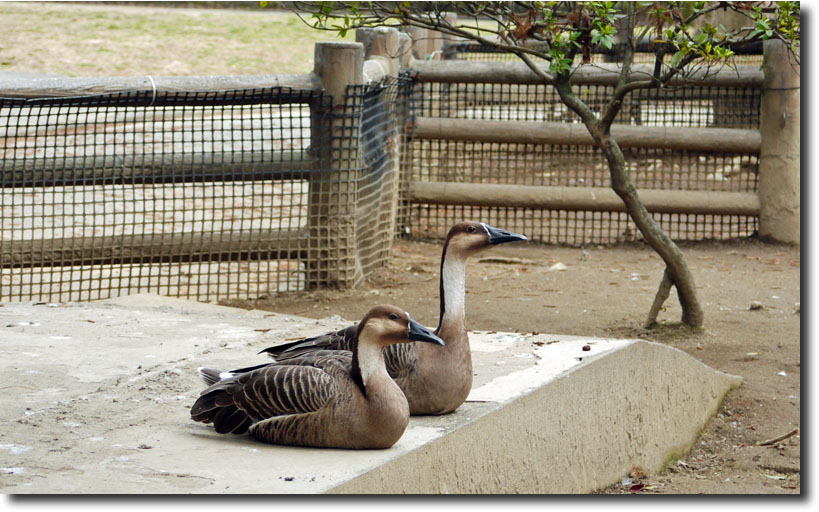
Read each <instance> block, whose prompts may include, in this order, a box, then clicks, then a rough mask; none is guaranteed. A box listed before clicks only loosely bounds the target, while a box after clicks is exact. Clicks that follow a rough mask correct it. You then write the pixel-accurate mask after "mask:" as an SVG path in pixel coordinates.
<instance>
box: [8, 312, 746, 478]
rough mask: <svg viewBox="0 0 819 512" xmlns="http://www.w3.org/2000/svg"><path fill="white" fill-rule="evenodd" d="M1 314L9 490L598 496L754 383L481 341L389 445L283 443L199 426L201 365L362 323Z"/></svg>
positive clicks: (476, 336)
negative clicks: (450, 402)
mask: <svg viewBox="0 0 819 512" xmlns="http://www.w3.org/2000/svg"><path fill="white" fill-rule="evenodd" d="M0 306H2V307H0V333H2V336H0V337H2V343H0V388H3V389H4V390H5V393H4V394H3V395H0V460H2V463H0V466H3V467H0V475H2V477H1V478H0V491H2V492H5V493H142V492H146V491H147V492H152V493H191V492H193V493H324V492H334V493H398V492H409V493H447V492H450V493H501V492H502V493H512V492H516V493H582V492H589V491H592V490H594V489H597V488H600V487H603V486H606V485H608V484H610V483H612V482H615V481H617V480H619V479H620V478H622V477H623V476H624V475H625V474H626V473H628V471H629V470H630V469H631V468H632V467H633V466H635V465H637V466H640V467H642V468H643V469H644V470H648V471H656V470H659V469H660V467H661V465H662V463H663V462H664V460H666V459H667V458H668V457H670V456H673V455H675V454H678V453H680V452H683V451H685V450H686V449H687V448H688V447H689V446H690V444H691V443H692V442H693V441H694V439H695V437H696V434H697V432H698V431H699V429H700V428H701V427H702V425H704V423H705V421H706V420H707V419H708V418H709V417H710V416H711V415H712V414H713V413H714V412H715V411H716V409H717V407H718V405H719V402H720V400H721V399H722V397H723V396H724V394H725V393H726V392H727V391H728V390H729V389H730V388H731V387H733V386H736V385H738V384H739V383H740V382H741V379H740V378H739V377H734V376H731V375H727V374H724V373H720V372H716V371H714V370H712V369H710V368H708V367H707V366H705V365H703V364H701V363H699V362H698V361H696V360H695V359H693V358H691V357H690V356H688V355H687V354H685V353H683V352H681V351H679V350H676V349H673V348H669V347H666V346H662V345H659V344H655V343H648V342H644V341H639V340H611V339H594V338H578V337H570V336H556V335H545V334H539V335H521V334H515V333H481V332H475V333H472V334H471V337H472V345H473V351H474V367H475V373H476V376H475V385H474V386H473V391H472V393H471V395H470V397H469V400H468V401H467V403H466V404H464V405H463V406H462V407H461V408H460V409H458V411H456V412H455V413H453V414H450V415H446V416H440V417H420V418H413V419H412V420H411V421H410V426H409V428H408V429H407V431H406V433H405V434H404V436H403V437H402V438H401V440H400V441H399V442H398V443H397V444H396V445H395V446H393V447H392V448H390V449H388V450H380V451H346V450H319V449H309V448H295V447H281V446H271V445H266V444H262V443H259V442H256V441H254V440H253V439H251V438H249V437H245V436H222V435H219V434H216V433H214V432H213V430H212V429H211V428H210V427H208V426H205V425H201V424H198V423H194V422H192V421H191V420H190V418H189V415H188V412H189V408H190V405H191V404H192V403H193V400H194V399H195V397H196V396H197V395H198V393H199V391H200V390H201V389H202V387H203V386H202V384H201V383H200V382H199V380H198V378H197V377H196V373H195V369H196V367H198V366H202V365H208V366H214V367H219V368H224V369H227V368H232V367H237V366H242V365H248V364H254V363H256V362H263V361H264V358H262V357H261V356H256V355H255V353H256V352H257V351H258V350H259V349H261V348H264V347H266V346H269V345H270V344H272V343H274V342H276V340H283V339H287V338H294V337H297V336H306V335H311V334H315V333H318V332H323V331H326V330H328V329H333V328H337V327H342V326H344V325H348V324H349V322H346V321H344V320H342V319H340V318H338V317H334V318H330V319H324V320H312V319H305V318H300V317H293V316H287V315H277V314H271V313H266V312H261V311H248V312H246V311H241V310H236V309H231V308H223V307H219V306H212V305H207V304H199V303H195V302H188V301H184V300H179V299H168V298H161V297H156V296H131V297H127V298H123V299H117V300H114V301H106V302H99V303H91V304H73V303H72V304H40V305H34V304H13V303H6V304H2V305H0ZM421 320H425V319H421ZM584 345H588V346H589V350H587V351H584V350H583V347H584Z"/></svg>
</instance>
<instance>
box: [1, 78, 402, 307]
mask: <svg viewBox="0 0 819 512" xmlns="http://www.w3.org/2000/svg"><path fill="white" fill-rule="evenodd" d="M398 87H399V84H398V81H393V82H392V83H389V84H386V83H385V84H377V85H374V86H368V87H360V88H357V89H355V90H352V91H350V92H349V94H348V96H349V97H348V99H347V100H346V102H345V105H347V107H345V109H344V110H345V111H344V112H343V113H336V112H333V111H332V110H331V108H330V98H327V97H324V96H322V94H320V93H315V92H310V91H295V90H290V89H285V88H267V89H252V90H239V91H223V92H208V93H192V92H179V93H163V94H160V95H156V94H155V93H154V92H153V91H142V92H127V93H116V94H106V95H98V96H87V97H78V98H77V97H75V98H58V99H53V98H49V99H36V100H27V101H26V100H19V99H2V98H0V155H2V168H1V172H0V262H2V268H1V269H0V300H4V301H7V300H47V301H85V300H94V299H103V298H109V297H115V296H118V295H124V294H130V293H137V292H146V291H150V292H153V293H159V294H163V295H173V296H180V297H186V298H191V299H197V300H219V299H223V298H256V297H260V296H265V295H268V294H272V293H278V292H284V291H292V290H299V289H304V288H305V287H307V286H310V285H324V284H330V285H332V284H333V283H330V282H329V280H330V279H331V278H332V277H334V276H333V275H331V273H329V272H326V271H325V272H322V273H319V274H312V275H311V266H314V267H315V266H316V265H318V266H322V267H325V268H330V267H333V268H339V267H340V266H341V265H340V264H338V263H337V262H334V261H331V262H329V263H328V262H326V261H325V262H324V263H320V264H319V263H316V261H315V260H310V256H311V254H310V250H309V248H311V247H321V248H326V246H327V244H323V243H322V242H320V241H316V240H315V239H314V238H311V233H312V232H311V230H310V228H311V227H315V224H316V220H315V219H314V220H311V219H310V218H309V217H310V211H311V209H313V210H316V209H317V208H318V209H320V208H321V207H322V206H321V205H320V204H311V200H312V201H314V202H316V203H319V202H321V201H325V202H333V201H336V203H334V204H332V205H330V206H331V207H333V208H338V207H339V205H340V204H341V203H342V201H341V199H340V196H322V195H321V194H320V193H318V191H321V190H324V189H326V188H327V182H328V181H329V180H340V182H342V183H344V186H345V187H347V189H346V190H345V194H347V195H346V196H344V197H345V198H352V199H353V202H352V203H351V204H353V205H354V206H355V205H356V202H355V199H356V198H358V197H359V196H360V197H361V198H362V200H363V202H362V203H360V205H366V207H367V208H378V209H379V211H381V210H384V211H385V212H386V213H389V207H388V206H385V205H390V204H394V197H392V196H390V194H393V195H394V192H393V191H392V190H389V187H388V185H386V184H387V183H390V182H393V181H394V180H391V179H389V178H388V174H389V173H394V172H396V170H395V169H394V165H393V162H392V153H391V152H390V151H389V149H385V147H386V145H385V141H389V140H391V139H397V138H398V135H397V131H396V130H397V127H398V126H399V125H398V123H397V117H396V116H395V115H394V111H395V108H394V105H395V104H396V102H395V101H394V100H393V97H394V95H395V91H397V90H398ZM336 119H341V120H342V122H341V124H338V123H336V121H335V120H336ZM362 120H363V121H362ZM328 127H331V128H332V131H331V130H329V129H326V128H328ZM359 139H360V140H361V142H359ZM359 145H362V146H363V147H364V149H365V150H364V151H363V158H364V160H363V161H364V162H366V168H364V167H362V165H361V164H360V163H359V156H358V153H356V152H355V151H357V148H358V146H359ZM321 146H326V147H335V148H337V149H338V148H341V149H342V153H345V152H346V154H345V155H344V159H341V156H342V155H340V154H339V153H338V151H335V152H330V153H327V154H322V153H321V151H317V150H314V148H316V147H321ZM348 149H353V150H355V151H353V152H350V151H346V150H348ZM342 160H343V161H342ZM328 168H329V169H336V170H339V169H340V170H341V171H342V172H341V173H333V172H327V170H328ZM354 176H357V177H358V181H356V180H354V179H351V178H352V177H354ZM385 177H386V178H385ZM337 183H338V181H337ZM311 191H312V192H311ZM381 196H383V200H382V199H381ZM328 198H329V199H328ZM363 213H367V210H364V211H363ZM359 218H361V219H366V218H368V216H367V215H364V214H362V215H359ZM384 218H385V216H384V215H379V216H378V217H374V218H373V219H374V220H373V222H372V225H366V224H365V223H364V222H363V220H362V222H361V230H360V235H361V236H360V237H359V241H361V242H362V244H361V245H362V247H363V249H359V248H358V247H357V246H356V245H355V244H353V243H350V244H348V246H347V247H345V250H348V251H350V250H352V251H359V250H362V251H363V253H364V254H363V256H362V254H353V255H350V254H349V253H346V252H342V253H326V252H321V253H320V254H317V255H316V254H313V255H312V256H318V257H320V258H324V259H325V260H326V259H328V258H329V259H332V258H343V259H345V260H347V259H351V258H352V259H354V260H355V259H360V260H362V261H366V266H365V270H370V269H371V268H374V267H375V266H377V265H378V264H381V263H383V261H384V259H385V257H386V256H385V251H386V252H388V250H389V241H386V242H385V241H384V237H383V236H381V238H379V237H378V236H377V233H376V232H378V231H379V230H380V231H384V229H386V230H387V237H386V238H387V239H388V240H390V239H391V238H392V229H393V228H392V226H390V225H389V224H387V225H386V226H382V224H383V223H384ZM353 240H355V239H353ZM363 242H366V243H363ZM333 243H336V244H338V243H342V244H345V243H347V242H346V241H345V240H341V241H339V240H334V241H333ZM368 244H369V245H368ZM370 253H372V254H370ZM311 277H312V278H313V281H310V278H311ZM335 277H338V276H335ZM342 277H343V278H349V276H342ZM322 279H324V281H322Z"/></svg>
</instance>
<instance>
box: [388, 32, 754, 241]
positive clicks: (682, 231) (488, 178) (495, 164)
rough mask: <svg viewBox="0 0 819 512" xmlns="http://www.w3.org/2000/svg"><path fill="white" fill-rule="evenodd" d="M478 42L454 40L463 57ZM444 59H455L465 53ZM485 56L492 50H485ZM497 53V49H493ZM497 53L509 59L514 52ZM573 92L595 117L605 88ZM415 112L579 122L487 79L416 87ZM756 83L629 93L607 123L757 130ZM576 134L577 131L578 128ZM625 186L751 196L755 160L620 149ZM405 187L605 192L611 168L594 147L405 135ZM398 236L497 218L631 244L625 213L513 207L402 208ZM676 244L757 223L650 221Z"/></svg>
mask: <svg viewBox="0 0 819 512" xmlns="http://www.w3.org/2000/svg"><path fill="white" fill-rule="evenodd" d="M475 46H476V45H472V44H456V45H455V46H454V48H459V49H461V50H464V51H467V50H469V49H470V48H472V49H474V47H475ZM448 55H449V56H450V57H454V58H460V57H461V56H463V55H464V54H463V53H458V52H453V51H452V49H451V48H450V50H449V52H448ZM487 55H490V54H487ZM491 55H495V53H491ZM505 57H511V58H515V57H514V56H509V55H508V54H507V55H505ZM575 92H576V93H577V94H578V96H579V97H581V98H582V99H583V101H584V102H586V104H588V105H589V106H590V107H591V108H592V109H593V110H595V111H597V112H598V113H599V112H600V110H601V109H602V108H603V107H604V105H605V104H606V102H607V101H608V98H610V97H611V93H612V92H613V86H606V85H581V86H576V88H575ZM414 102H415V105H416V109H415V115H417V116H423V117H430V118H450V119H475V120H492V121H529V122H539V121H545V122H553V123H554V122H561V123H574V124H579V123H580V119H579V117H578V116H577V115H576V114H574V113H573V112H571V111H570V110H569V109H568V107H566V106H565V105H564V104H563V103H562V101H561V100H560V98H559V97H558V94H557V92H556V91H555V90H554V88H553V87H552V86H549V85H531V84H495V83H418V84H417V85H416V88H415V97H414ZM760 102H761V89H760V88H759V87H717V86H705V85H703V86H696V87H685V88H670V89H665V90H637V91H634V92H632V93H630V94H629V95H628V96H627V97H626V99H625V100H624V102H623V107H622V109H621V111H620V113H619V114H618V116H617V118H616V119H615V121H614V122H615V123H617V124H623V125H632V126H644V127H655V126H656V127H658V129H660V128H665V127H681V128H701V129H703V130H708V129H711V128H739V129H757V128H758V127H759V111H760V110H759V109H760ZM581 130H584V128H581ZM623 151H624V153H625V157H626V163H627V168H628V171H629V176H630V178H631V181H632V183H633V184H634V185H635V186H636V187H637V188H638V189H665V190H695V191H722V192H754V191H756V189H757V174H758V154H756V153H733V152H724V153H719V152H718V153H714V152H699V151H683V150H670V149H653V148H646V147H640V148H638V147H630V148H624V150H623ZM407 169H408V172H407V176H406V177H405V184H404V187H405V189H404V190H407V187H408V185H407V183H409V182H412V181H429V182H456V183H483V184H507V185H537V186H564V187H609V186H610V178H609V169H608V165H607V162H606V160H605V158H604V157H603V154H602V152H601V151H600V150H599V149H597V148H596V147H593V146H584V145H552V144H523V143H509V142H481V141H470V140H434V139H426V140H425V139H420V138H416V139H412V141H411V144H410V155H409V156H408V164H407ZM404 218H405V219H407V220H406V221H405V224H404V226H403V232H404V233H408V234H415V235H420V236H428V237H441V236H443V235H444V234H445V233H446V230H447V229H448V227H449V226H450V225H451V224H452V223H453V222H456V221H457V220H458V219H462V218H474V219H482V220H486V221H487V222H490V223H491V222H497V223H498V225H500V226H503V227H505V228H507V229H513V230H520V231H521V232H524V233H526V234H527V235H529V234H531V235H532V237H533V238H534V239H537V240H541V241H544V242H557V243H567V244H585V243H615V242H618V241H627V240H639V239H640V238H641V237H640V233H639V232H638V231H637V229H636V227H635V226H634V225H633V223H632V222H631V220H630V219H629V217H628V216H627V215H626V214H625V213H617V212H592V211H558V210H527V209H522V208H511V207H508V208H507V207H476V206H451V205H450V206H442V205H432V204H408V205H406V208H405V213H404ZM655 219H656V220H657V221H658V222H659V223H660V225H661V226H662V227H663V229H665V230H666V231H667V232H668V233H669V234H670V236H672V238H674V239H677V240H699V239H729V238H736V237H745V236H749V235H752V234H753V233H754V232H755V231H756V229H757V221H758V219H757V218H756V217H749V216H730V215H725V216H720V215H693V214H690V215H687V214H663V215H655Z"/></svg>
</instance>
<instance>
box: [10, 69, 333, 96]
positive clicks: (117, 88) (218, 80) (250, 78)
mask: <svg viewBox="0 0 819 512" xmlns="http://www.w3.org/2000/svg"><path fill="white" fill-rule="evenodd" d="M151 80H153V82H152V81H151ZM154 87H155V90H156V93H157V97H161V96H163V95H165V94H168V93H180V92H189V93H197V92H214V91H229V90H239V89H260V88H266V87H286V88H289V89H293V90H297V91H318V90H321V81H320V79H319V78H318V77H317V76H316V75H315V74H313V73H310V74H307V75H227V76H155V77H148V76H125V77H99V78H69V77H47V78H14V79H3V80H0V97H4V98H20V99H34V98H63V97H72V96H88V95H94V94H110V93H127V92H136V91H152V90H154Z"/></svg>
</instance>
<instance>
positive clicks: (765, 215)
mask: <svg viewBox="0 0 819 512" xmlns="http://www.w3.org/2000/svg"><path fill="white" fill-rule="evenodd" d="M763 49H764V50H763V51H764V57H763V63H762V68H763V70H764V72H765V82H764V84H763V86H762V105H761V107H760V119H759V125H760V126H759V131H760V134H761V136H762V147H761V149H760V151H759V186H758V191H759V203H760V214H759V235H760V237H762V238H766V239H769V240H775V241H779V242H787V243H793V244H799V243H800V236H799V230H800V221H799V216H800V214H801V207H800V201H799V199H800V198H799V195H800V176H799V163H800V154H799V152H800V141H799V135H800V116H799V108H800V79H799V66H798V65H797V64H795V63H794V62H793V59H792V57H791V56H790V54H789V52H788V48H787V47H786V46H785V44H784V43H783V42H781V41H778V40H773V39H772V40H768V41H765V42H764V44H763Z"/></svg>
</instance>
